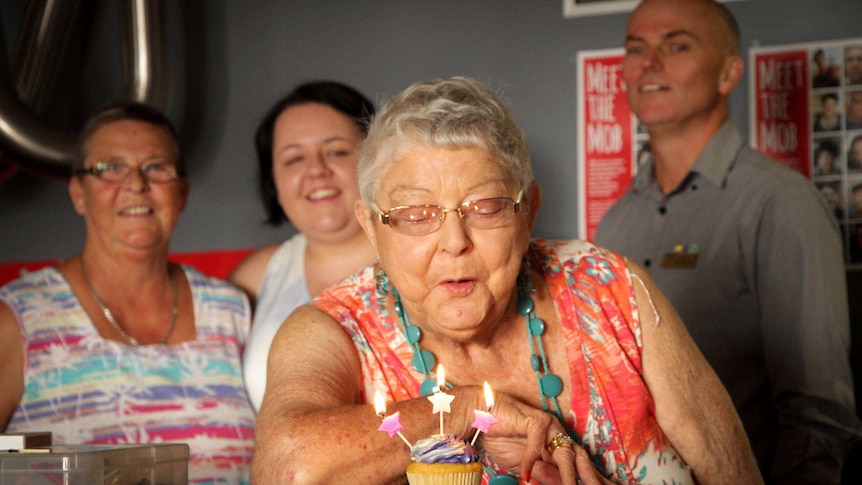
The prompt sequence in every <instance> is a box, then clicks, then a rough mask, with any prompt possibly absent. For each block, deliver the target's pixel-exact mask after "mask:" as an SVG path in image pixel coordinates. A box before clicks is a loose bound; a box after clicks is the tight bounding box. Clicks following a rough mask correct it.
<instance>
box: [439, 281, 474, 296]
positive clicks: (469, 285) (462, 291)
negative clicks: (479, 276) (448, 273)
mask: <svg viewBox="0 0 862 485" xmlns="http://www.w3.org/2000/svg"><path fill="white" fill-rule="evenodd" d="M437 286H440V287H442V288H444V289H445V290H446V291H448V292H449V293H450V294H452V295H454V296H467V295H469V294H470V293H471V292H472V291H473V288H475V287H476V280H475V279H447V280H442V281H440V283H438V284H437Z"/></svg>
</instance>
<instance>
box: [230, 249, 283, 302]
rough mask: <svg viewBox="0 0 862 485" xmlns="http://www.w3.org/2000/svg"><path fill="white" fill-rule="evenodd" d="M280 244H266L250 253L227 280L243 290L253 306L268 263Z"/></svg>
mask: <svg viewBox="0 0 862 485" xmlns="http://www.w3.org/2000/svg"><path fill="white" fill-rule="evenodd" d="M278 246H279V245H278V244H270V245H268V246H264V247H262V248H260V249H258V250H257V251H255V252H253V253H251V254H249V255H248V256H247V257H246V258H245V259H243V260H242V262H240V263H239V264H238V265H236V268H234V269H233V271H231V273H230V275H229V276H228V278H227V280H228V281H230V282H231V283H233V284H234V285H236V286H237V287H239V288H240V289H241V290H243V291H244V292H245V293H246V294H247V295H248V297H249V299H250V300H251V304H252V306H253V305H254V304H255V302H256V301H257V295H258V293H260V285H261V284H263V275H264V273H266V265H267V264H269V260H270V258H272V255H273V253H275V250H276V249H278Z"/></svg>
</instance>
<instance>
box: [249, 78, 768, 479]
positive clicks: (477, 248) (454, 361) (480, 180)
mask: <svg viewBox="0 0 862 485" xmlns="http://www.w3.org/2000/svg"><path fill="white" fill-rule="evenodd" d="M358 174H359V186H360V191H361V194H362V200H361V201H360V202H358V203H357V205H356V216H357V218H358V219H359V221H360V222H361V223H362V226H363V228H364V229H365V232H366V234H367V235H368V237H369V239H370V240H371V243H372V245H373V246H374V248H375V250H376V253H377V255H378V261H377V263H376V264H375V265H373V266H370V267H368V268H366V269H364V270H361V271H359V272H357V273H355V274H354V275H353V276H351V277H350V278H349V279H348V280H345V281H344V282H343V283H341V284H339V285H336V286H334V287H331V288H330V289H328V290H326V291H324V292H323V294H322V295H321V296H320V297H318V298H317V299H315V300H314V301H313V302H312V304H311V305H308V306H304V307H301V308H300V309H298V310H297V311H296V312H294V314H293V315H291V317H289V318H288V320H287V321H286V322H285V324H284V325H282V327H281V329H280V330H279V332H278V334H277V335H276V338H275V341H274V342H273V346H272V351H271V353H270V372H269V379H270V381H269V383H268V386H269V387H268V391H267V394H266V396H265V398H264V402H263V406H262V408H261V412H260V414H259V416H258V426H257V442H256V455H255V462H254V464H253V478H254V479H255V480H256V481H257V482H259V483H282V482H288V481H289V482H291V483H334V482H341V483H348V482H349V483H399V482H401V483H403V481H404V473H405V469H406V467H407V465H408V464H409V463H410V461H411V460H410V454H409V452H408V448H407V446H406V445H405V443H403V442H402V441H401V440H399V439H390V437H389V436H387V434H390V435H393V436H394V433H382V432H380V431H378V428H380V429H384V428H383V427H381V422H380V416H378V415H377V414H376V413H375V407H374V406H373V405H372V404H371V403H372V402H373V399H374V396H375V393H380V394H381V395H383V396H385V400H386V401H387V402H388V405H387V408H386V414H388V415H389V416H390V417H391V416H392V415H393V414H394V413H396V412H397V413H399V415H398V416H399V421H400V422H401V423H402V424H403V429H402V430H401V433H402V435H404V438H405V439H406V440H408V441H411V442H415V441H416V440H418V439H420V438H425V437H428V436H431V435H434V434H437V433H439V432H440V428H439V427H440V426H443V428H444V432H445V433H452V434H457V435H460V436H463V437H467V438H468V440H469V439H470V438H471V437H472V436H474V433H475V432H476V430H474V429H473V426H472V425H473V423H474V416H475V415H474V410H483V411H485V410H487V409H486V405H485V399H484V397H483V390H482V388H483V386H482V384H483V381H487V382H488V383H489V384H490V386H491V388H492V389H493V392H494V395H495V399H494V405H493V408H492V409H491V413H492V416H493V418H494V419H496V420H497V424H495V425H493V426H491V427H490V428H488V429H487V432H482V433H481V434H480V435H479V437H478V441H477V442H476V443H477V446H478V447H479V452H480V455H481V456H482V461H483V468H484V478H483V483H486V484H491V485H503V484H512V483H528V482H530V480H531V479H534V480H535V481H536V482H533V483H562V484H570V485H571V484H575V483H576V481H577V480H580V481H577V483H585V484H591V485H592V484H608V483H677V484H686V483H695V482H697V483H702V484H717V483H752V484H754V483H761V479H760V474H759V472H758V470H757V465H756V463H755V462H754V458H753V455H752V453H751V449H750V447H749V445H748V441H747V439H746V436H745V433H744V431H743V429H742V426H741V424H740V421H739V418H738V416H736V414H735V412H734V410H733V406H732V404H731V402H730V399H729V397H728V395H727V393H726V392H725V390H724V389H723V388H722V387H721V384H720V383H719V381H718V379H717V377H716V376H715V374H714V373H713V372H712V370H711V369H710V368H709V366H708V365H707V364H706V362H705V361H704V359H703V357H702V356H701V355H700V354H699V352H698V351H697V349H696V347H695V346H694V344H693V343H692V341H691V339H690V338H689V336H688V335H687V333H686V331H685V329H684V327H683V325H682V323H681V322H680V320H679V318H678V316H677V315H676V314H675V312H674V311H673V309H672V308H671V306H670V305H669V303H668V302H667V300H666V299H665V298H664V297H663V295H662V294H661V293H660V292H659V290H658V289H657V288H656V287H655V285H654V284H653V283H652V282H651V280H650V279H649V277H648V276H647V275H646V273H645V272H644V271H643V270H642V269H640V268H639V267H637V266H636V265H635V264H633V263H629V262H627V261H625V260H623V259H622V258H621V257H619V256H618V255H616V254H614V253H611V252H609V251H607V250H604V249H602V248H599V247H596V246H594V245H591V244H589V243H587V242H585V241H578V240H572V241H550V240H543V239H531V237H530V233H531V231H532V229H533V224H534V221H535V217H536V213H537V212H538V210H539V205H540V203H541V192H540V189H539V186H538V184H537V183H536V182H535V181H534V180H533V173H532V169H531V166H530V159H529V154H528V152H527V147H526V144H525V141H524V137H523V134H522V133H521V131H520V129H519V128H518V127H517V126H516V124H515V122H514V121H513V119H512V118H511V116H510V115H509V112H508V110H507V108H506V107H505V106H504V105H502V104H501V103H500V101H498V99H497V98H496V97H495V96H494V95H493V94H492V93H491V92H490V91H489V90H488V89H487V88H485V87H484V86H482V85H481V84H479V83H477V82H476V81H473V80H470V79H465V78H451V79H443V80H434V81H429V82H426V83H419V84H416V85H413V86H411V87H410V88H408V89H407V90H406V91H404V92H403V93H401V94H400V95H398V96H396V97H395V98H393V99H392V100H390V101H389V102H388V103H387V104H386V105H385V106H384V107H383V109H382V110H381V112H380V113H379V114H378V115H377V117H376V118H375V119H374V120H373V122H372V124H371V127H370V129H369V134H368V137H367V139H366V142H365V144H364V145H363V150H362V155H361V159H360V163H359V169H358ZM438 365H440V366H442V368H443V369H445V372H443V374H444V375H445V379H441V380H445V382H446V384H445V385H444V386H443V387H444V389H445V392H446V393H448V394H450V395H451V397H454V400H452V401H451V403H450V404H451V406H450V409H449V411H451V412H450V413H448V414H446V415H445V422H444V423H443V425H441V424H440V423H439V422H438V421H437V419H436V417H435V416H434V415H433V414H432V410H433V409H432V405H431V404H429V402H428V401H429V400H428V399H426V397H425V396H426V395H429V394H434V393H435V390H436V391H439V389H435V386H437V385H438V383H437V378H438V373H437V370H438ZM441 372H442V371H441ZM441 416H443V413H441ZM390 423H391V420H390ZM394 429H396V428H395V427H389V426H387V427H386V430H387V431H389V430H394Z"/></svg>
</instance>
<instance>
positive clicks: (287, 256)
mask: <svg viewBox="0 0 862 485" xmlns="http://www.w3.org/2000/svg"><path fill="white" fill-rule="evenodd" d="M305 246H306V241H305V236H304V235H302V234H301V233H300V234H296V235H295V236H293V237H292V238H290V239H288V240H287V241H285V242H284V243H282V244H281V246H279V248H278V249H277V250H276V251H275V252H274V253H273V254H272V258H270V260H269V263H268V264H267V265H266V271H265V272H264V275H263V283H261V286H260V292H259V293H258V295H257V302H256V304H255V307H254V320H253V323H252V326H251V335H249V337H248V341H247V342H246V345H245V352H244V353H243V376H244V377H245V386H246V389H247V390H248V395H249V398H250V399H251V403H252V405H253V406H254V409H255V411H257V410H259V409H260V404H261V403H262V402H263V391H264V390H265V389H266V360H267V357H268V356H269V347H270V345H272V339H273V338H275V333H276V332H277V331H278V328H279V327H281V324H282V322H284V319H285V318H287V316H288V315H290V313H291V312H292V311H293V310H294V309H295V308H296V307H298V306H300V305H304V304H306V303H308V302H310V301H311V295H310V294H309V293H308V285H307V284H306V280H305Z"/></svg>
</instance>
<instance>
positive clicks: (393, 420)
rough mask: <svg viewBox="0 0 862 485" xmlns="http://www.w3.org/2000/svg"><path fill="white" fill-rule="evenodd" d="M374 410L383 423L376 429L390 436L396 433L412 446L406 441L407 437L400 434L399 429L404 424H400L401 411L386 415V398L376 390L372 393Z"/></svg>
mask: <svg viewBox="0 0 862 485" xmlns="http://www.w3.org/2000/svg"><path fill="white" fill-rule="evenodd" d="M374 411H375V412H376V413H377V415H378V416H380V417H381V418H383V423H382V424H380V427H379V428H377V431H385V432H386V433H388V434H389V437H390V438H393V437H395V435H396V434H397V435H398V437H399V438H401V441H403V442H404V444H406V445H407V446H408V447H409V448H413V445H411V444H410V442H409V441H407V438H405V437H404V435H403V434H401V430H403V429H404V425H403V424H401V413H400V412H397V411H396V412H395V413H394V414H392V415H391V416H386V399H385V398H384V397H383V394H380V391H376V392H375V393H374Z"/></svg>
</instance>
